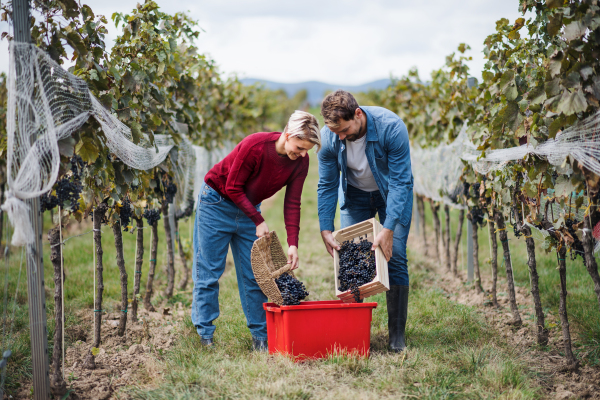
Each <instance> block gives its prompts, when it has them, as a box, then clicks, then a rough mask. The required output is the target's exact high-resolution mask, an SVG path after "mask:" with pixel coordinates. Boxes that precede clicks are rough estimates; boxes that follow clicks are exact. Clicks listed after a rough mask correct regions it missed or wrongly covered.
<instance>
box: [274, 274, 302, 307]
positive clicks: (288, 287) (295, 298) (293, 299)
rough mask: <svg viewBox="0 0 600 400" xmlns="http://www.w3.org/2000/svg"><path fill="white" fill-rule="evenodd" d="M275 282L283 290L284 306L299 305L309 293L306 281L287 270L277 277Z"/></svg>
mask: <svg viewBox="0 0 600 400" xmlns="http://www.w3.org/2000/svg"><path fill="white" fill-rule="evenodd" d="M275 283H276V284H277V287H278V288H279V291H280V292H281V297H282V298H283V305H284V306H297V305H299V304H300V300H304V299H305V298H306V297H307V296H308V295H309V293H308V292H307V291H306V288H305V287H304V283H302V282H300V281H299V280H298V279H296V278H294V277H293V276H292V275H291V274H288V273H287V272H286V273H285V274H283V275H280V276H279V277H278V278H277V279H275Z"/></svg>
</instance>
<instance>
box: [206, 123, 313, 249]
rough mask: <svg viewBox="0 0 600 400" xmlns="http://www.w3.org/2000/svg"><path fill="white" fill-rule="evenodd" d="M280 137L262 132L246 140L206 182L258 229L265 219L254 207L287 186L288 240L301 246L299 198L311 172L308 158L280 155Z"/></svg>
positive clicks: (272, 133) (236, 147) (286, 220)
mask: <svg viewBox="0 0 600 400" xmlns="http://www.w3.org/2000/svg"><path fill="white" fill-rule="evenodd" d="M280 136H281V133H280V132H259V133H254V134H252V135H250V136H248V137H246V138H244V140H242V141H241V142H240V143H239V144H238V145H237V146H235V148H234V149H233V151H232V152H231V153H229V155H227V157H225V158H224V159H223V161H221V162H220V163H218V164H216V165H215V166H214V167H212V169H211V170H210V171H208V173H207V174H206V177H205V178H204V181H205V182H206V183H207V184H208V185H209V186H210V187H212V188H213V189H215V190H216V191H217V192H219V194H220V195H221V196H223V197H224V198H225V199H228V200H231V201H232V202H233V203H235V205H236V206H238V207H239V208H240V210H242V211H243V212H244V213H245V214H246V215H247V216H248V217H249V218H250V219H251V220H252V221H253V222H254V223H255V224H256V226H258V225H260V224H261V223H262V222H263V221H264V218H263V217H262V215H261V214H260V213H259V212H258V211H256V208H255V206H256V205H257V204H259V203H260V202H262V201H263V200H265V199H268V198H269V197H271V196H273V195H274V194H275V193H277V192H278V191H279V190H280V189H281V188H283V187H284V186H287V188H286V190H285V201H284V207H283V217H284V220H285V229H286V231H287V241H288V245H290V246H298V233H299V232H300V196H301V195H302V186H304V180H305V179H306V174H307V173H308V155H307V156H306V157H301V158H298V159H296V160H291V159H290V158H289V157H288V156H280V155H279V154H277V151H276V150H275V142H276V141H277V139H279V137H280Z"/></svg>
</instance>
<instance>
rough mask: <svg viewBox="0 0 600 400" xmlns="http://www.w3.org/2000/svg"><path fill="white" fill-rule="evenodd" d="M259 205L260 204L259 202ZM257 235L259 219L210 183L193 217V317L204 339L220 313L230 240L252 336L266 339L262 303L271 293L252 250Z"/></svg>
mask: <svg viewBox="0 0 600 400" xmlns="http://www.w3.org/2000/svg"><path fill="white" fill-rule="evenodd" d="M256 209H257V210H258V211H260V204H259V205H258V206H256ZM256 239H257V237H256V225H254V222H252V220H251V219H250V218H248V217H247V216H246V214H244V212H243V211H242V210H240V209H239V208H238V207H237V206H236V205H235V204H234V203H233V202H231V201H229V200H225V199H224V198H223V197H221V196H220V195H219V193H217V192H216V191H215V190H214V189H213V188H211V187H210V186H208V185H207V184H206V183H204V184H203V185H202V189H201V191H200V195H199V197H198V208H197V209H196V220H195V223H194V264H193V266H194V270H193V273H192V275H193V278H194V293H193V301H192V322H193V324H194V325H195V326H196V330H197V331H198V334H199V335H200V336H201V337H202V338H203V339H211V338H212V337H213V335H214V332H215V326H214V325H213V321H214V320H216V319H217V318H218V317H219V278H220V277H221V275H223V272H224V271H225V261H226V258H227V247H228V246H230V245H231V251H232V252H233V260H234V263H235V272H236V274H237V281H238V289H239V291H240V300H241V301H242V308H243V310H244V315H245V316H246V322H247V325H248V328H249V329H250V333H251V334H252V336H253V337H254V338H256V339H259V340H267V320H266V315H265V310H264V309H263V303H265V302H266V301H267V297H266V296H265V295H264V294H263V292H262V291H261V290H260V287H259V286H258V284H257V283H256V279H255V278H254V273H253V272H252V265H251V263H250V251H251V249H252V244H253V243H254V241H255V240H256Z"/></svg>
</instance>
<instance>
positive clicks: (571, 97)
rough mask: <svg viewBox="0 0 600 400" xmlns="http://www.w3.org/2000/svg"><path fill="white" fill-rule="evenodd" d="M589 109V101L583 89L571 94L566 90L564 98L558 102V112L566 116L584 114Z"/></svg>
mask: <svg viewBox="0 0 600 400" xmlns="http://www.w3.org/2000/svg"><path fill="white" fill-rule="evenodd" d="M586 109H587V101H586V100H585V96H584V95H583V91H582V90H581V89H579V90H577V91H574V92H569V91H568V90H566V89H565V90H564V91H563V94H562V97H561V98H560V100H559V101H558V106H557V107H556V111H557V112H559V113H563V114H565V115H572V114H575V113H578V112H583V111H585V110H586Z"/></svg>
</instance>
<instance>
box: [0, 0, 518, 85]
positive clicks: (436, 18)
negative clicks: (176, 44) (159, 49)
mask: <svg viewBox="0 0 600 400" xmlns="http://www.w3.org/2000/svg"><path fill="white" fill-rule="evenodd" d="M82 2H83V3H85V4H88V5H89V6H90V7H91V8H92V10H93V11H94V12H95V13H96V15H98V14H104V15H106V16H107V18H109V36H108V41H107V44H110V43H112V42H113V41H114V39H115V37H116V36H117V34H118V31H117V29H115V28H114V26H113V25H112V21H110V16H111V15H112V13H113V12H129V11H131V10H132V8H133V7H135V5H136V4H137V1H129V0H120V1H117V0H102V1H99V0H87V1H82ZM157 3H158V4H159V6H160V7H161V9H162V10H163V11H165V12H169V13H175V12H178V11H189V14H190V15H191V16H192V18H194V19H195V20H197V21H198V22H199V24H200V27H201V28H202V29H203V30H204V32H203V33H202V34H201V35H200V37H199V39H198V42H197V45H198V47H199V48H200V50H201V51H202V52H205V53H207V54H209V55H210V56H211V57H212V58H213V59H214V60H215V61H216V63H217V64H218V65H219V67H220V70H221V71H222V72H224V73H225V74H237V75H238V76H239V77H240V78H258V79H266V80H271V81H277V82H290V83H291V82H303V81H308V80H318V81H322V82H327V83H331V84H339V85H357V84H362V83H366V82H370V81H373V80H377V79H382V78H388V77H390V75H392V76H395V77H399V76H402V75H404V74H406V73H407V72H408V70H409V69H410V68H411V67H417V68H418V69H419V73H420V75H421V77H422V78H423V79H425V80H426V79H427V78H428V76H429V74H430V73H431V71H433V70H435V69H438V68H440V67H441V66H443V64H444V62H445V57H446V56H447V55H448V54H450V53H452V52H454V51H456V48H457V46H458V45H459V44H460V43H463V42H464V43H467V44H469V45H470V46H471V48H472V50H471V51H469V52H468V55H471V56H472V57H473V61H471V62H470V63H469V66H470V68H471V74H472V76H475V77H480V76H481V70H482V68H483V65H484V62H485V60H484V59H483V54H482V49H483V41H484V39H485V38H486V36H487V35H489V34H491V33H493V32H494V30H495V21H496V20H498V19H500V18H502V17H504V18H508V19H509V20H510V21H511V22H514V20H515V19H516V18H518V17H520V14H519V12H518V3H519V2H518V0H462V1H461V2H452V1H447V0H427V1H425V0H410V1H406V0H395V1H394V0H370V1H357V0H346V1H330V0H303V1H288V0H253V1H242V0H211V1H207V0H170V1H165V0H157ZM7 29H8V25H7V24H6V23H0V31H5V30H7ZM0 71H4V72H7V71H8V45H7V42H6V40H4V41H1V42H0Z"/></svg>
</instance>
